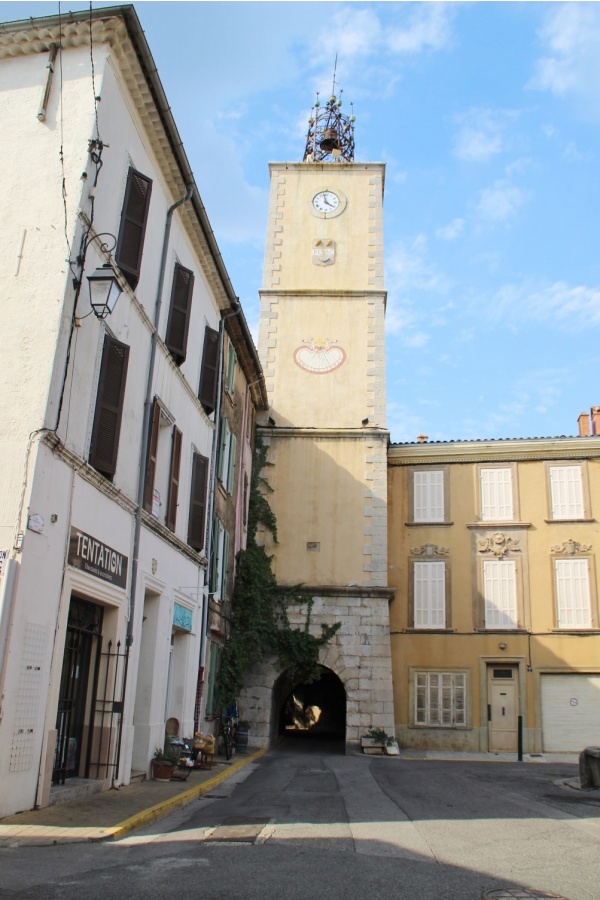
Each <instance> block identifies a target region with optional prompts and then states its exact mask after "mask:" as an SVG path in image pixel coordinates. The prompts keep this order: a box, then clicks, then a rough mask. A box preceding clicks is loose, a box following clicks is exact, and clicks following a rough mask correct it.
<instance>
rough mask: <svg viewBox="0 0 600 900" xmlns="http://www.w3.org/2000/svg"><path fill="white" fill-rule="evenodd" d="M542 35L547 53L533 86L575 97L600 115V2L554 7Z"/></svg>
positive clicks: (541, 39) (538, 63) (589, 111)
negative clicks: (599, 60) (599, 58)
mask: <svg viewBox="0 0 600 900" xmlns="http://www.w3.org/2000/svg"><path fill="white" fill-rule="evenodd" d="M539 37H540V42H541V44H542V46H543V48H544V51H545V52H544V55H543V56H541V57H540V59H538V61H537V63H536V66H535V74H534V76H533V78H532V79H531V81H530V83H529V87H532V88H536V89H538V90H542V91H550V92H551V93H553V94H555V95H556V96H558V97H567V96H571V97H573V98H575V99H576V100H577V101H578V102H579V103H580V106H581V109H582V111H585V112H586V113H588V114H589V113H592V114H593V115H595V116H597V115H600V66H599V65H598V56H599V54H600V4H598V3H564V4H561V5H560V6H558V7H556V8H552V10H551V12H550V13H549V15H548V17H547V19H546V23H545V25H544V27H543V28H542V29H541V31H540V34H539Z"/></svg>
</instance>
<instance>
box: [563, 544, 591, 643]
mask: <svg viewBox="0 0 600 900" xmlns="http://www.w3.org/2000/svg"><path fill="white" fill-rule="evenodd" d="M554 571H555V575H556V606H557V615H558V627H559V628H591V627H592V605H591V601H590V576H589V563H588V560H587V559H555V560H554Z"/></svg>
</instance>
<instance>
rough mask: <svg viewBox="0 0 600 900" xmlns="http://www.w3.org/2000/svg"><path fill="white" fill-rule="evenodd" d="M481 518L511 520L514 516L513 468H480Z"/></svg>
mask: <svg viewBox="0 0 600 900" xmlns="http://www.w3.org/2000/svg"><path fill="white" fill-rule="evenodd" d="M480 479H481V518H482V520H483V521H484V522H502V521H503V522H510V521H512V520H513V518H514V512H513V485H512V469H510V468H502V469H490V468H484V469H481V470H480Z"/></svg>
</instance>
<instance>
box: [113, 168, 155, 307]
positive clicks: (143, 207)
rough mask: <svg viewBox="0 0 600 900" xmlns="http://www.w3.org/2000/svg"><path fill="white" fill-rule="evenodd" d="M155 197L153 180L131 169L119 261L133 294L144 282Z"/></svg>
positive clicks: (124, 203)
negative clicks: (143, 267) (145, 251)
mask: <svg viewBox="0 0 600 900" xmlns="http://www.w3.org/2000/svg"><path fill="white" fill-rule="evenodd" d="M151 193H152V182H151V180H150V179H149V178H146V176H145V175H142V174H141V172H136V170H135V169H132V168H130V169H129V172H128V175H127V186H126V188H125V200H124V202H123V211H122V212H121V225H120V226H119V237H118V239H117V251H116V253H115V259H116V261H117V265H118V266H119V268H120V270H121V272H122V273H123V275H124V276H125V278H126V279H127V281H128V283H129V284H130V286H131V288H132V289H133V290H135V288H136V286H137V283H138V281H139V278H140V269H141V265H142V251H143V249H144V237H145V235H146V222H147V221H148V209H149V207H150V194H151Z"/></svg>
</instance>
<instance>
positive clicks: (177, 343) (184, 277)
mask: <svg viewBox="0 0 600 900" xmlns="http://www.w3.org/2000/svg"><path fill="white" fill-rule="evenodd" d="M193 290H194V273H193V272H190V270H189V269H184V267H183V266H180V265H179V264H177V265H176V266H175V273H174V275H173V288H172V290H171V306H170V309H169V322H168V324H167V336H166V338H165V344H166V345H167V347H168V348H169V350H170V351H171V353H172V354H173V359H174V360H175V362H176V363H177V365H178V366H180V365H181V364H182V362H184V361H185V354H186V349H187V339H188V330H189V327H190V312H191V308H192V291H193Z"/></svg>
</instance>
